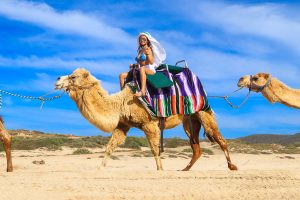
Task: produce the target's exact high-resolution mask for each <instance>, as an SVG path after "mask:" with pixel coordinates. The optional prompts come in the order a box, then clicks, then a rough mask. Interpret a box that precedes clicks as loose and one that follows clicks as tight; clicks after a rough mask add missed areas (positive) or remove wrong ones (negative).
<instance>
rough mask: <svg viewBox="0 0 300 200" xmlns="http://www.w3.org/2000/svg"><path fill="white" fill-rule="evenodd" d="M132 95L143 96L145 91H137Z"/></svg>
mask: <svg viewBox="0 0 300 200" xmlns="http://www.w3.org/2000/svg"><path fill="white" fill-rule="evenodd" d="M134 96H136V97H142V96H145V92H142V91H139V92H137V93H135V94H134Z"/></svg>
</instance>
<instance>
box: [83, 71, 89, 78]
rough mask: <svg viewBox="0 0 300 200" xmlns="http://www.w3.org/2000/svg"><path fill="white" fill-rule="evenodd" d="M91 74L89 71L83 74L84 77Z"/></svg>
mask: <svg viewBox="0 0 300 200" xmlns="http://www.w3.org/2000/svg"><path fill="white" fill-rule="evenodd" d="M89 75H90V73H89V72H84V74H83V75H82V76H83V78H87V77H88V76H89Z"/></svg>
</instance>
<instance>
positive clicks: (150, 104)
mask: <svg viewBox="0 0 300 200" xmlns="http://www.w3.org/2000/svg"><path fill="white" fill-rule="evenodd" d="M134 73H135V77H136V79H135V84H136V85H137V87H138V88H140V85H141V82H140V76H139V73H138V70H136V71H135V72H134ZM162 73H163V75H164V76H166V77H169V79H170V80H173V85H172V86H171V87H166V88H159V89H157V88H155V87H153V86H152V85H151V84H150V83H149V82H148V83H147V90H146V96H145V97H143V98H140V100H142V101H143V102H142V104H143V105H144V107H145V108H146V109H147V110H148V112H149V110H150V111H151V113H150V112H149V113H150V114H151V115H152V116H155V117H169V116H171V115H177V114H183V115H190V114H193V113H195V112H198V111H200V110H210V109H211V108H210V106H209V103H208V100H207V96H206V93H205V91H204V89H203V86H202V84H201V82H200V80H199V78H198V77H197V76H196V75H195V74H194V73H192V72H191V71H190V70H189V69H188V68H182V72H180V73H177V74H172V73H170V71H166V70H165V71H162Z"/></svg>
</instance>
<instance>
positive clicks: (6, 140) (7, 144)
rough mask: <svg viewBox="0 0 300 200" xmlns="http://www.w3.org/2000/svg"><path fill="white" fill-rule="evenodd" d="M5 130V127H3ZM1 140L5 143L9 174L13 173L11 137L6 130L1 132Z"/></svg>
mask: <svg viewBox="0 0 300 200" xmlns="http://www.w3.org/2000/svg"><path fill="white" fill-rule="evenodd" d="M3 128H4V127H3ZM0 140H1V141H2V142H3V146H4V149H5V153H6V159H7V169H6V171H7V172H12V171H13V165H12V158H11V136H10V135H9V134H8V132H7V131H6V130H5V129H2V130H0Z"/></svg>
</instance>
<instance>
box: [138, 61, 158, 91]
mask: <svg viewBox="0 0 300 200" xmlns="http://www.w3.org/2000/svg"><path fill="white" fill-rule="evenodd" d="M147 74H155V72H153V71H152V70H151V69H148V68H145V67H141V68H140V78H141V91H140V92H138V93H136V94H135V96H138V97H140V96H143V95H145V93H146V80H147V77H146V75H147Z"/></svg>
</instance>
